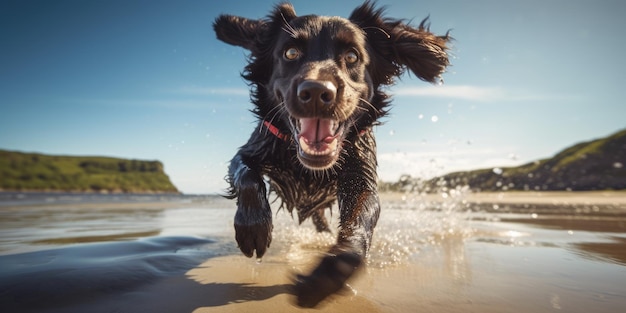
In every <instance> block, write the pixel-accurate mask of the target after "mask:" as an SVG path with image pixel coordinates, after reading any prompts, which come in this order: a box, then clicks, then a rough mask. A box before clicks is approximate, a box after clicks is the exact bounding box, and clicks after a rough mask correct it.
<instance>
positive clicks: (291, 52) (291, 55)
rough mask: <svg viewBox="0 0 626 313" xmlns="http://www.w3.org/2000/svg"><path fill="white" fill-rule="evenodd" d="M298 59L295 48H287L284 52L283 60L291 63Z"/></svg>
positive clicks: (298, 52) (298, 54)
mask: <svg viewBox="0 0 626 313" xmlns="http://www.w3.org/2000/svg"><path fill="white" fill-rule="evenodd" d="M299 57H300V50H298V49H296V48H289V49H287V50H285V59H287V60H290V61H292V60H295V59H297V58H299Z"/></svg>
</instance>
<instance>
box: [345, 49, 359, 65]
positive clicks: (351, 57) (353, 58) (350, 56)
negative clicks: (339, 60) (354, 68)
mask: <svg viewBox="0 0 626 313" xmlns="http://www.w3.org/2000/svg"><path fill="white" fill-rule="evenodd" d="M344 59H345V60H346V62H347V63H348V64H353V63H356V62H357V61H358V60H359V56H358V55H357V54H356V52H354V51H348V53H346V55H345V57H344Z"/></svg>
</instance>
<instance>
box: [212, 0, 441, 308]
mask: <svg viewBox="0 0 626 313" xmlns="http://www.w3.org/2000/svg"><path fill="white" fill-rule="evenodd" d="M427 22H428V21H427V20H426V19H425V20H423V21H422V23H420V24H419V25H418V26H416V27H413V26H410V25H409V24H408V23H405V22H404V21H403V20H398V19H391V18H387V17H384V12H383V10H382V9H377V8H375V7H374V6H373V5H372V4H371V3H369V2H365V3H364V4H363V5H361V6H359V7H357V8H356V9H355V10H354V11H353V12H352V14H351V15H350V17H349V18H348V19H345V18H340V17H327V16H316V15H307V16H297V15H296V13H295V11H294V8H293V7H292V6H291V5H290V4H281V5H278V6H277V7H275V9H274V10H273V11H272V12H271V14H270V15H269V16H267V17H266V18H263V19H258V20H254V19H247V18H243V17H238V16H232V15H221V16H219V17H218V18H217V19H216V20H215V22H214V25H213V26H214V29H215V32H216V33H217V37H218V38H219V39H220V40H222V41H224V42H226V43H228V44H231V45H236V46H240V47H243V48H245V49H247V50H249V52H250V56H249V63H248V65H247V66H246V67H245V70H244V73H243V77H244V78H245V79H246V80H247V81H248V82H250V84H251V86H252V101H253V102H254V105H255V108H254V111H253V112H254V114H255V115H256V116H257V117H258V119H259V122H258V125H257V128H256V129H255V130H254V131H253V133H252V135H251V136H250V139H249V140H248V142H247V143H246V144H245V145H243V146H242V147H241V148H240V149H239V151H238V152H237V153H236V155H235V156H234V157H233V159H232V160H231V163H230V167H229V171H228V176H227V180H228V182H229V183H230V186H231V188H230V190H229V194H228V196H229V197H231V198H236V199H237V212H236V214H235V221H234V224H235V231H236V240H237V243H238V244H239V248H240V249H241V251H242V252H243V254H245V255H246V256H248V257H252V256H253V254H254V252H255V251H256V256H257V257H258V258H260V257H262V256H263V254H264V253H265V252H266V249H267V248H268V247H269V246H270V243H271V241H272V228H273V226H272V212H271V209H270V205H269V202H268V199H267V197H268V190H266V188H267V187H266V186H267V185H266V180H267V181H268V182H269V184H268V185H269V191H270V192H274V193H275V194H276V195H277V196H278V198H280V199H281V200H282V203H281V206H282V207H283V208H286V209H287V210H289V211H290V212H291V211H293V210H294V209H295V210H296V212H297V214H298V218H299V221H300V223H302V222H303V221H304V220H306V219H308V218H309V217H310V218H311V219H312V221H313V223H314V225H315V227H316V229H317V230H318V231H320V232H321V231H330V229H329V227H328V223H327V220H326V218H325V216H324V211H325V210H326V209H330V208H331V206H332V205H333V204H334V203H335V202H337V204H338V206H339V220H340V221H339V230H338V236H337V242H336V244H335V245H334V246H333V247H332V248H330V251H328V253H327V254H326V255H325V256H324V257H323V258H322V259H321V260H320V262H319V264H318V265H317V267H316V268H315V269H314V270H313V271H312V272H311V273H310V274H309V275H302V276H298V278H297V279H296V282H295V285H294V292H295V294H296V296H297V298H298V304H299V305H300V306H304V307H313V306H315V305H317V304H318V303H319V302H320V301H322V300H323V299H324V298H326V297H327V296H328V295H330V294H333V293H335V292H337V291H338V290H340V289H341V288H342V287H343V286H344V284H345V282H346V280H347V279H348V278H349V277H351V276H352V275H353V274H354V273H355V271H357V269H358V268H359V267H361V266H362V265H363V263H364V260H365V257H366V255H367V252H368V249H369V247H370V244H371V240H372V235H373V232H374V228H375V226H376V222H377V220H378V217H379V212H380V203H379V199H378V194H377V174H376V166H377V163H376V141H375V139H374V133H373V131H372V127H373V126H374V125H376V124H377V123H378V120H379V119H380V118H381V117H383V116H385V114H386V113H387V110H386V108H387V107H388V105H389V102H390V98H389V96H388V95H387V94H385V93H384V92H383V91H382V87H384V86H387V85H391V84H393V82H394V78H395V77H398V76H400V75H401V74H402V73H403V72H404V71H405V70H407V69H408V70H410V71H411V72H413V73H414V74H415V75H416V76H417V77H418V78H420V79H422V80H424V81H428V82H435V81H436V80H437V79H439V77H440V75H441V74H442V73H443V72H444V70H445V68H446V66H447V65H448V54H447V52H446V51H447V43H448V41H449V40H450V38H449V36H448V34H445V35H443V36H437V35H434V34H433V33H431V32H430V30H429V27H428V24H427Z"/></svg>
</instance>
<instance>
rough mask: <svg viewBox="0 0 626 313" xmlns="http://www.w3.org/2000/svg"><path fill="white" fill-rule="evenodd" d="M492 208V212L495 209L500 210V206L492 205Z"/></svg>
mask: <svg viewBox="0 0 626 313" xmlns="http://www.w3.org/2000/svg"><path fill="white" fill-rule="evenodd" d="M492 207H493V209H494V210H497V209H499V208H500V206H499V205H497V204H494V205H493V206H492Z"/></svg>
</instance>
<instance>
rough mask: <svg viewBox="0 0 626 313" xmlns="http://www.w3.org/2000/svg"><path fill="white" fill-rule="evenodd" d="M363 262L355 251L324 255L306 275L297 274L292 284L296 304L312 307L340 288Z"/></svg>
mask: <svg viewBox="0 0 626 313" xmlns="http://www.w3.org/2000/svg"><path fill="white" fill-rule="evenodd" d="M362 262H363V260H362V258H361V257H360V256H359V255H358V254H356V253H349V252H343V253H340V254H337V255H330V256H326V257H324V258H323V259H322V262H321V263H320V264H319V265H318V266H317V268H316V269H315V270H313V272H312V273H311V274H310V275H308V276H303V275H298V277H297V278H296V281H295V284H294V287H293V288H294V293H295V295H296V297H297V304H298V305H299V306H301V307H306V308H312V307H315V306H316V305H317V304H319V303H320V302H321V301H322V300H324V299H325V298H326V297H328V296H330V295H331V294H334V293H336V292H338V291H339V290H341V289H342V288H343V287H344V285H345V283H346V280H348V278H350V277H351V276H352V275H353V274H354V273H355V271H356V270H357V269H358V268H359V266H360V265H361V263H362Z"/></svg>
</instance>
